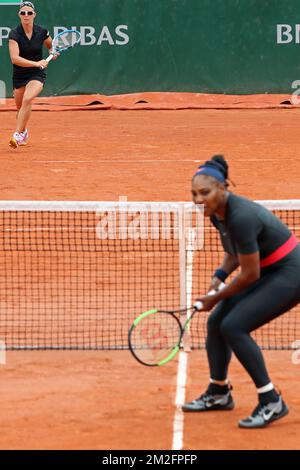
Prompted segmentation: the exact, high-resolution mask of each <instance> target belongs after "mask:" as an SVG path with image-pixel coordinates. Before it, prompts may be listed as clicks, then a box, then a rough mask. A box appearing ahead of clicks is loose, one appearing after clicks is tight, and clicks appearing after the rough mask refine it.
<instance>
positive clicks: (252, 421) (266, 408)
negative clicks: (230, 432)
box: [239, 397, 289, 429]
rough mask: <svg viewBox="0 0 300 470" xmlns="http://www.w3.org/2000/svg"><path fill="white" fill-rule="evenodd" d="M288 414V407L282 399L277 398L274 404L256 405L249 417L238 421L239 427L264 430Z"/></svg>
mask: <svg viewBox="0 0 300 470" xmlns="http://www.w3.org/2000/svg"><path fill="white" fill-rule="evenodd" d="M288 412H289V409H288V407H287V406H286V404H285V403H284V401H283V400H282V398H281V397H279V400H278V401H276V402H273V403H268V404H267V405H261V404H259V405H257V407H256V408H255V409H254V410H253V413H252V415H251V416H249V417H248V418H246V419H241V420H240V421H239V427H240V428H246V429H256V428H265V427H266V426H268V424H270V423H272V422H273V421H276V420H277V419H280V418H283V417H284V416H286V415H287V414H288Z"/></svg>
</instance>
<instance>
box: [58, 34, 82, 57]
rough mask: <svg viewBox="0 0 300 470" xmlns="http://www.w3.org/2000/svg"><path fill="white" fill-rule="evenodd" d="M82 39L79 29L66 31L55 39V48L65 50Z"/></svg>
mask: <svg viewBox="0 0 300 470" xmlns="http://www.w3.org/2000/svg"><path fill="white" fill-rule="evenodd" d="M79 39H80V34H79V33H78V32H77V31H66V32H65V33H63V34H60V35H59V36H58V37H57V38H55V39H54V40H53V48H54V49H55V50H56V51H58V52H59V51H63V50H66V49H69V48H70V47H73V46H74V45H75V44H76V43H77V42H78V41H79Z"/></svg>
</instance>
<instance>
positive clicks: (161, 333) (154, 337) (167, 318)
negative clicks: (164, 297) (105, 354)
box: [128, 310, 184, 367]
mask: <svg viewBox="0 0 300 470" xmlns="http://www.w3.org/2000/svg"><path fill="white" fill-rule="evenodd" d="M183 332H184V330H183V328H182V325H181V323H180V321H179V319H178V318H177V317H176V315H175V314H174V312H166V311H162V310H148V311H147V312H144V313H142V314H141V315H140V316H139V317H137V318H136V319H135V321H134V322H133V324H132V326H131V328H130V330H129V332H128V345H129V350H130V352H131V353H132V355H133V357H134V358H135V359H136V360H137V361H138V362H139V363H140V364H143V365H145V366H150V367H154V366H161V365H163V364H166V363H167V362H169V361H170V360H171V359H173V357H174V356H175V355H176V354H177V352H178V351H179V349H180V343H181V338H182V335H183Z"/></svg>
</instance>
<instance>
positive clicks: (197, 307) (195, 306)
mask: <svg viewBox="0 0 300 470" xmlns="http://www.w3.org/2000/svg"><path fill="white" fill-rule="evenodd" d="M194 308H195V309H196V310H202V309H203V303H202V302H201V300H198V302H195V303H194Z"/></svg>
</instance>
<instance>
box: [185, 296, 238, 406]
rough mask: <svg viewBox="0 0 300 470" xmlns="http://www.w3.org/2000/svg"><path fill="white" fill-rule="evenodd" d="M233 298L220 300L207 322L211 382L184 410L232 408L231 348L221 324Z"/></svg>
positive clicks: (207, 348)
mask: <svg viewBox="0 0 300 470" xmlns="http://www.w3.org/2000/svg"><path fill="white" fill-rule="evenodd" d="M234 303H235V302H234V300H233V299H228V300H226V301H223V302H220V303H219V304H218V305H217V307H216V308H215V310H214V311H213V312H212V313H211V314H210V316H209V319H208V322H207V339H206V351H207V358H208V363H209V369H210V384H209V386H208V388H207V390H206V392H205V393H203V394H202V395H200V397H199V398H197V399H196V400H193V401H192V402H189V403H186V404H185V405H183V407H182V409H183V411H213V410H232V409H233V408H234V402H233V399H232V396H231V393H230V390H231V387H230V384H229V382H228V379H227V372H228V366H229V362H230V359H231V349H230V347H229V345H228V344H227V342H226V340H225V339H224V337H223V336H222V334H221V331H220V325H221V323H222V321H223V319H224V317H225V316H226V315H227V314H228V312H229V311H230V309H231V308H232V305H233V304H234Z"/></svg>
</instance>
